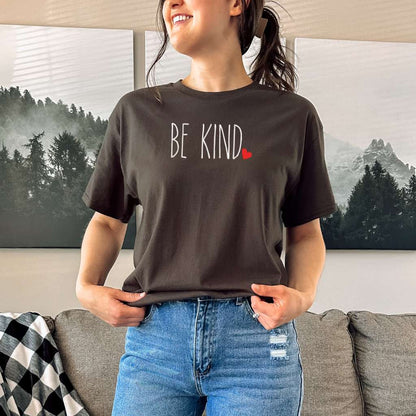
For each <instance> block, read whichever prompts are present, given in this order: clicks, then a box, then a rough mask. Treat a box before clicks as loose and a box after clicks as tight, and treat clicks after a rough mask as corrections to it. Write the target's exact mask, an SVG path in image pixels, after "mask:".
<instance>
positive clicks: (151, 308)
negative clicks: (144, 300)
mask: <svg viewBox="0 0 416 416" xmlns="http://www.w3.org/2000/svg"><path fill="white" fill-rule="evenodd" d="M156 306H157V305H156V303H151V304H150V305H145V307H146V309H145V312H144V318H143V319H142V320H141V321H140V324H139V326H141V325H143V324H145V323H147V322H149V321H150V320H151V319H152V316H153V315H154V313H155V310H156Z"/></svg>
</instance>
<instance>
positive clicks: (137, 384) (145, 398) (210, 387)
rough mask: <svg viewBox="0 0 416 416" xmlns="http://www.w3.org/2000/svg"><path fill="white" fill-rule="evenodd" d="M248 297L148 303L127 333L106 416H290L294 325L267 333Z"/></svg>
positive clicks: (296, 408) (293, 411)
mask: <svg viewBox="0 0 416 416" xmlns="http://www.w3.org/2000/svg"><path fill="white" fill-rule="evenodd" d="M253 314H254V311H253V309H252V307H251V303H250V297H234V298H226V299H215V298H212V297H210V296H201V297H198V298H188V299H184V300H176V301H167V302H162V303H155V304H152V305H149V306H148V307H147V308H146V314H145V318H144V319H143V321H142V322H141V323H140V325H138V326H137V327H128V328H127V331H126V338H125V352H124V354H123V355H122V356H121V359H120V363H119V373H118V376H117V385H116V391H115V397H114V402H113V411H112V416H138V415H140V416H151V415H152V416H154V415H156V416H167V415H169V416H196V415H202V412H203V410H204V408H206V415H207V416H237V415H238V416H253V415H259V416H278V415H281V416H298V415H300V411H301V407H302V402H303V392H304V387H303V386H304V381H303V380H304V379H303V370H302V362H301V357H300V351H299V345H298V339H297V332H296V328H295V323H294V321H293V320H292V321H290V322H288V323H285V324H283V325H281V326H279V327H277V328H273V329H271V330H267V329H265V328H264V327H263V325H262V324H261V323H260V322H259V321H258V320H257V318H256V317H255V316H253Z"/></svg>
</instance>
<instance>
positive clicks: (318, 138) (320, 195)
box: [282, 107, 337, 227]
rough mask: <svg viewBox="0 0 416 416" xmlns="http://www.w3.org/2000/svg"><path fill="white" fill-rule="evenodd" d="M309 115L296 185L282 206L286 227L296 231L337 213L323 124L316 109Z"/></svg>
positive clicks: (290, 190)
mask: <svg viewBox="0 0 416 416" xmlns="http://www.w3.org/2000/svg"><path fill="white" fill-rule="evenodd" d="M312 110H313V111H311V112H310V113H309V114H308V118H307V125H306V130H305V134H306V137H305V145H304V152H303V157H302V165H301V168H300V172H299V175H298V178H297V180H296V182H295V184H294V185H293V186H292V187H291V188H290V189H289V192H288V195H286V196H285V198H284V201H283V203H282V220H283V223H284V225H285V227H295V226H297V225H301V224H304V223H306V222H309V221H312V220H313V219H316V218H320V217H325V216H328V215H329V214H332V213H333V212H335V211H336V209H337V205H336V203H335V198H334V194H333V192H332V188H331V183H330V180H329V175H328V170H327V166H326V162H325V152H324V133H323V126H322V122H321V120H320V118H319V116H318V114H317V112H316V109H315V108H314V107H313V109H312Z"/></svg>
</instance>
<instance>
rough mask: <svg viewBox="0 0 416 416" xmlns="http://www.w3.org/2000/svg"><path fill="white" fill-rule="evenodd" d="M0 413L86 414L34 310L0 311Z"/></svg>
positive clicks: (8, 415) (45, 326)
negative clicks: (20, 311)
mask: <svg viewBox="0 0 416 416" xmlns="http://www.w3.org/2000/svg"><path fill="white" fill-rule="evenodd" d="M0 415H1V416H3V415H4V416H22V415H23V416H52V415H56V416H88V413H87V411H86V410H85V408H84V406H83V404H82V401H81V400H80V398H79V396H78V393H77V392H76V390H75V389H74V387H73V386H72V383H71V381H70V380H69V378H68V377H67V375H66V373H65V371H64V368H63V365H62V361H61V356H60V354H59V351H58V348H57V346H56V343H55V340H54V339H53V337H52V334H51V332H50V330H49V327H48V324H47V323H46V321H45V319H44V318H43V317H42V315H40V314H38V313H37V312H24V313H18V312H3V313H0Z"/></svg>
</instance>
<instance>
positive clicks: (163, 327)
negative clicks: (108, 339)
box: [77, 0, 336, 416]
mask: <svg viewBox="0 0 416 416" xmlns="http://www.w3.org/2000/svg"><path fill="white" fill-rule="evenodd" d="M160 13H161V15H160ZM159 17H160V18H161V19H162V23H163V30H164V34H165V39H164V40H165V41H164V44H163V46H162V49H161V53H160V54H159V56H158V58H157V59H159V58H160V56H161V55H162V54H163V51H164V47H165V46H166V41H167V39H168V38H169V39H170V42H171V44H172V46H173V47H174V48H175V49H176V50H177V51H178V52H180V53H182V54H185V55H188V56H190V57H191V58H192V67H191V73H190V74H189V75H188V76H187V77H186V78H185V79H180V80H178V81H176V82H171V83H168V84H164V85H159V86H157V88H150V87H147V88H141V89H138V90H135V91H131V92H129V93H127V94H125V95H124V96H123V97H121V98H120V100H119V101H118V103H117V105H116V106H115V108H114V110H113V112H112V113H111V115H110V118H109V123H108V127H107V131H106V134H105V138H104V141H103V144H102V147H101V149H100V152H99V155H98V157H97V161H96V166H95V170H94V172H93V174H92V176H91V178H90V181H89V183H88V185H87V188H86V190H85V193H84V195H83V196H82V198H83V200H84V202H85V203H86V205H87V206H89V207H91V208H92V209H94V210H95V211H96V212H95V214H94V216H93V218H92V220H91V222H90V224H89V225H88V228H87V230H86V233H85V237H84V241H83V244H82V251H81V266H80V272H79V276H78V280H77V296H78V298H79V300H80V302H81V303H82V304H83V306H85V307H86V308H87V309H88V310H90V311H91V312H92V313H93V314H95V315H97V316H98V317H100V318H101V319H102V320H104V321H106V322H107V323H109V324H111V325H112V326H127V327H128V328H127V332H126V339H125V353H124V354H123V355H122V357H121V360H120V365H119V374H118V378H117V386H116V392H115V398H114V405H113V412H112V416H119V415H120V416H130V415H131V416H133V415H141V416H148V415H151V414H152V415H178V416H186V415H189V416H191V415H201V414H202V412H203V409H204V408H205V406H206V414H207V416H213V415H221V416H228V415H239V416H244V415H250V416H251V415H253V414H255V415H263V416H268V415H270V416H271V415H273V416H275V415H277V414H279V415H284V416H291V415H299V414H300V411H301V407H302V401H303V392H304V387H303V371H302V364H301V357H300V350H299V345H298V341H297V333H296V328H295V322H294V319H295V318H296V317H297V316H299V315H301V314H302V313H304V312H305V311H306V310H307V309H308V308H309V307H310V306H311V305H312V302H313V299H314V297H315V292H316V286H317V282H318V277H319V275H320V273H321V271H322V267H323V263H324V255H325V245H324V242H323V239H322V234H321V229H320V223H319V218H320V217H322V216H325V215H329V214H331V213H332V212H334V211H335V209H336V205H335V201H334V196H333V194H332V189H331V186H330V182H329V178H328V173H327V168H326V165H325V160H324V138H323V127H322V123H321V121H320V118H319V116H318V113H317V111H316V109H315V107H314V106H313V104H312V103H311V102H310V101H309V100H307V99H306V98H304V97H301V96H300V95H298V94H296V93H294V92H293V88H294V86H293V83H294V79H295V78H296V75H295V73H294V70H293V67H292V65H291V64H290V62H288V61H287V60H286V57H285V55H284V51H283V49H282V47H281V44H280V40H279V24H278V20H277V18H276V15H275V14H274V12H273V11H272V10H269V9H265V8H263V1H261V0H251V1H249V2H248V3H246V2H245V1H244V0H234V1H228V0H210V1H209V2H208V1H205V0H181V1H177V2H174V1H172V0H167V1H163V0H161V3H160V8H159ZM254 35H257V36H258V37H261V39H262V40H261V50H260V53H259V56H258V57H257V59H256V65H255V69H254V72H253V76H252V78H250V77H248V76H247V74H246V71H245V69H244V66H243V62H242V54H244V53H245V52H246V51H247V49H248V47H249V46H250V43H251V42H252V39H253V36H254ZM260 81H263V83H260ZM137 205H141V206H142V207H143V217H142V221H141V223H140V226H139V228H138V230H137V235H136V242H135V249H134V266H135V269H134V270H133V272H132V273H131V274H130V275H129V276H128V277H127V278H126V280H125V282H124V284H123V287H122V290H119V289H115V288H110V287H105V286H104V282H105V279H106V276H107V274H108V271H109V270H110V268H111V267H112V265H113V264H114V261H115V259H116V258H117V256H118V253H119V250H120V248H121V246H122V243H123V240H124V236H125V232H126V228H127V223H128V221H129V219H130V218H131V216H132V214H133V212H134V209H135V207H136V206H137ZM282 223H283V224H284V225H285V226H286V227H287V235H286V241H287V247H286V257H285V265H283V263H282V262H281V260H280V255H281V251H282V241H283V238H282V237H283V230H282ZM252 283H256V285H252Z"/></svg>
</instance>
